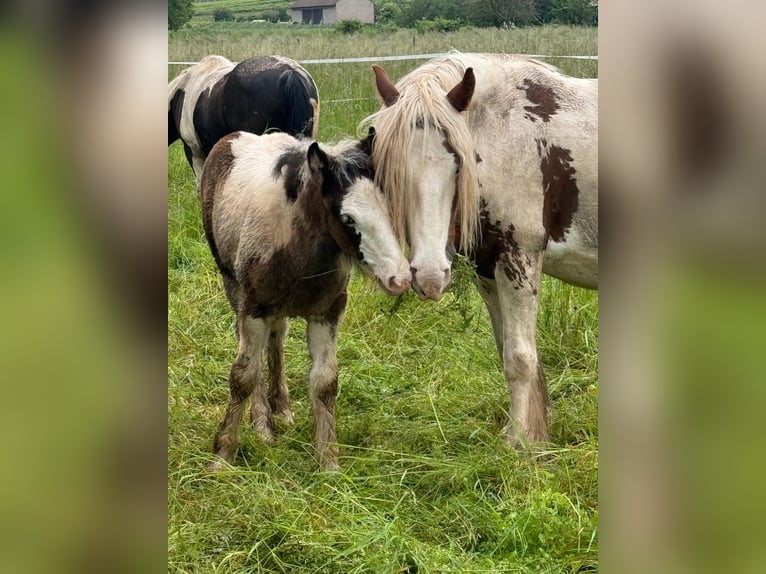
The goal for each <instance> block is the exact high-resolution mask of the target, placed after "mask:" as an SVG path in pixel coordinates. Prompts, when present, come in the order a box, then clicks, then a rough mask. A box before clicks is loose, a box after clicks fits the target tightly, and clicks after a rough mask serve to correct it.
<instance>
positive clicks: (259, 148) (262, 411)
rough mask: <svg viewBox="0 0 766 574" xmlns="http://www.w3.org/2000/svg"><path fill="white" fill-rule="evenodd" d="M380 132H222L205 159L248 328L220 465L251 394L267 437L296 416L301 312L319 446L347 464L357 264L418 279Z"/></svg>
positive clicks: (233, 286) (203, 192) (221, 262)
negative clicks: (289, 365)
mask: <svg viewBox="0 0 766 574" xmlns="http://www.w3.org/2000/svg"><path fill="white" fill-rule="evenodd" d="M370 139H371V136H368V138H367V139H365V140H363V141H361V142H359V141H344V142H340V143H339V144H337V145H335V146H332V147H330V146H328V147H324V146H320V145H318V144H317V143H316V142H313V143H312V142H311V141H309V140H299V139H295V138H293V137H291V136H289V135H287V134H284V133H272V134H267V135H263V136H257V135H253V134H250V133H245V132H237V133H233V134H230V135H228V136H225V137H224V138H223V139H221V140H220V141H219V142H218V143H217V144H216V145H215V146H214V148H213V150H212V152H211V153H210V155H209V156H208V158H207V161H206V162H205V167H204V170H203V172H202V177H201V180H200V184H199V191H200V198H201V201H202V219H203V226H204V229H205V235H206V236H207V239H208V242H209V244H210V249H211V251H212V253H213V257H214V259H215V261H216V263H217V265H218V268H219V269H220V271H221V274H222V275H223V282H224V287H225V289H226V294H227V296H228V298H229V301H230V303H231V305H232V307H233V308H234V311H235V312H236V313H237V330H238V333H239V354H238V355H237V358H236V360H235V361H234V363H233V365H232V367H231V371H230V374H229V386H230V391H231V393H230V400H229V406H228V409H227V411H226V415H225V417H224V419H223V422H221V426H220V428H219V429H218V432H217V434H216V436H215V442H214V450H215V454H216V455H217V457H218V458H219V459H218V460H217V461H216V462H214V463H213V464H212V468H220V466H221V464H222V463H221V460H220V459H222V460H224V461H227V462H231V461H232V460H233V458H234V453H235V451H236V448H237V442H238V439H237V434H238V427H239V423H240V420H241V418H242V413H243V411H244V408H245V405H246V401H247V399H248V397H249V396H251V395H252V397H253V402H252V408H251V420H252V424H253V426H254V427H255V429H256V430H257V431H258V433H259V434H260V436H261V438H262V439H263V440H264V441H265V442H271V441H272V440H273V437H274V423H273V414H277V415H281V416H283V417H284V418H285V419H286V420H287V421H288V422H292V418H293V415H292V412H291V410H290V395H289V392H288V389H287V386H286V385H285V382H284V375H283V367H282V353H283V343H284V338H285V335H286V333H287V328H288V318H290V317H304V318H305V319H306V321H307V329H306V330H307V338H308V348H309V354H310V357H311V362H312V366H311V372H310V374H309V395H310V397H311V404H312V411H313V418H314V440H315V446H316V451H317V454H318V456H319V459H320V461H321V462H322V465H323V467H324V468H325V469H336V468H338V450H337V448H336V446H334V444H333V443H334V442H335V418H334V405H335V397H336V394H337V388H338V363H337V359H336V347H335V341H336V337H337V334H338V328H339V326H340V323H341V320H342V319H343V314H344V311H345V308H346V287H347V285H348V281H349V276H350V272H351V267H352V264H354V263H356V264H357V265H358V266H359V267H360V268H361V269H362V270H363V271H366V272H367V273H368V274H370V275H372V276H373V277H375V278H376V279H377V281H378V283H379V284H380V286H381V287H382V288H383V289H384V290H385V291H386V292H387V293H389V294H400V293H403V292H404V291H406V290H407V289H409V286H410V271H409V264H408V262H407V259H406V258H405V257H404V255H403V253H402V251H401V247H400V244H399V242H398V240H397V239H396V236H395V234H394V231H393V228H392V226H391V222H390V219H389V216H388V212H387V210H386V205H385V202H384V199H383V196H382V193H381V191H380V189H379V188H378V187H376V186H375V185H374V183H373V172H372V161H371V158H370V155H369V154H370V150H369V144H370ZM265 350H268V365H269V388H268V389H267V388H266V385H265V383H264V377H263V372H262V371H263V368H262V355H263V354H264V351H265Z"/></svg>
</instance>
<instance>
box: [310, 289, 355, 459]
mask: <svg viewBox="0 0 766 574" xmlns="http://www.w3.org/2000/svg"><path fill="white" fill-rule="evenodd" d="M345 305H346V295H345V293H344V294H342V295H341V297H340V298H339V300H338V301H336V305H335V312H332V313H330V314H328V315H326V316H325V317H323V318H321V319H310V320H309V321H308V324H307V327H306V330H307V336H308V345H309V355H310V356H311V373H310V374H309V395H310V397H311V409H312V413H313V419H314V447H315V449H316V453H317V457H318V458H319V461H320V463H321V465H322V468H323V469H324V470H338V469H339V468H340V466H339V465H338V447H337V446H336V445H335V440H336V436H335V398H336V396H337V394H338V358H337V356H336V346H335V339H336V337H337V333H338V328H339V327H340V323H341V321H342V319H343V311H344V309H345Z"/></svg>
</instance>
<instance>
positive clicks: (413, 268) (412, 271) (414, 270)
mask: <svg viewBox="0 0 766 574" xmlns="http://www.w3.org/2000/svg"><path fill="white" fill-rule="evenodd" d="M417 272H418V270H417V268H415V267H410V273H411V274H412V276H413V277H415V274H416V273H417Z"/></svg>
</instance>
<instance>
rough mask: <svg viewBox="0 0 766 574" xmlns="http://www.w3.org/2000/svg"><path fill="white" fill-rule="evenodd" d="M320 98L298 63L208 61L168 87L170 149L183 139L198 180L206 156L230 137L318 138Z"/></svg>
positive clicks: (281, 59) (267, 59)
mask: <svg viewBox="0 0 766 574" xmlns="http://www.w3.org/2000/svg"><path fill="white" fill-rule="evenodd" d="M318 121H319V93H318V91H317V87H316V84H315V83H314V80H313V79H312V77H311V76H310V75H309V73H308V72H307V71H306V70H304V69H303V68H302V67H301V66H300V65H299V64H298V63H297V62H295V61H293V60H291V59H289V58H284V57H282V56H256V57H254V58H250V59H248V60H244V61H242V62H240V63H239V64H236V65H235V64H234V63H233V62H230V61H229V60H227V59H226V58H224V57H222V56H207V57H205V58H203V59H202V60H201V61H200V62H199V63H198V64H195V65H193V66H191V67H189V68H186V69H185V70H184V71H183V72H181V73H180V74H179V75H178V76H177V77H176V78H175V79H174V80H173V81H171V82H170V83H169V84H168V145H170V144H172V143H173V142H174V141H176V140H177V139H181V141H183V144H184V151H185V152H186V159H187V160H188V162H189V165H191V166H192V169H193V170H194V174H195V176H196V177H197V179H198V180H199V177H200V174H201V173H202V166H203V164H204V162H205V158H206V157H207V154H209V153H210V150H211V149H213V146H214V145H215V143H216V142H217V141H218V140H219V139H221V138H222V137H223V136H225V135H226V134H228V133H231V132H235V131H240V130H241V131H246V132H251V133H254V134H262V133H264V132H266V130H272V129H274V130H279V131H283V132H285V133H288V134H291V135H295V136H298V135H303V136H306V137H311V138H314V137H316V130H317V124H318Z"/></svg>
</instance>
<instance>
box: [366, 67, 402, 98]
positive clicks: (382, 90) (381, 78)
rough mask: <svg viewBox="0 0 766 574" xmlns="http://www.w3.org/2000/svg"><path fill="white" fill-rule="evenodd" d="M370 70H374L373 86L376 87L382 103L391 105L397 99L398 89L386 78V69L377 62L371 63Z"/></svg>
mask: <svg viewBox="0 0 766 574" xmlns="http://www.w3.org/2000/svg"><path fill="white" fill-rule="evenodd" d="M372 71H373V72H375V86H377V88H378V93H379V94H380V97H381V98H383V103H384V104H386V105H387V106H393V105H394V104H395V103H396V100H398V99H399V90H397V89H396V86H394V84H393V82H392V81H391V80H389V79H388V75H387V74H386V71H385V70H384V69H383V68H381V67H380V66H378V65H377V64H373V65H372Z"/></svg>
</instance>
